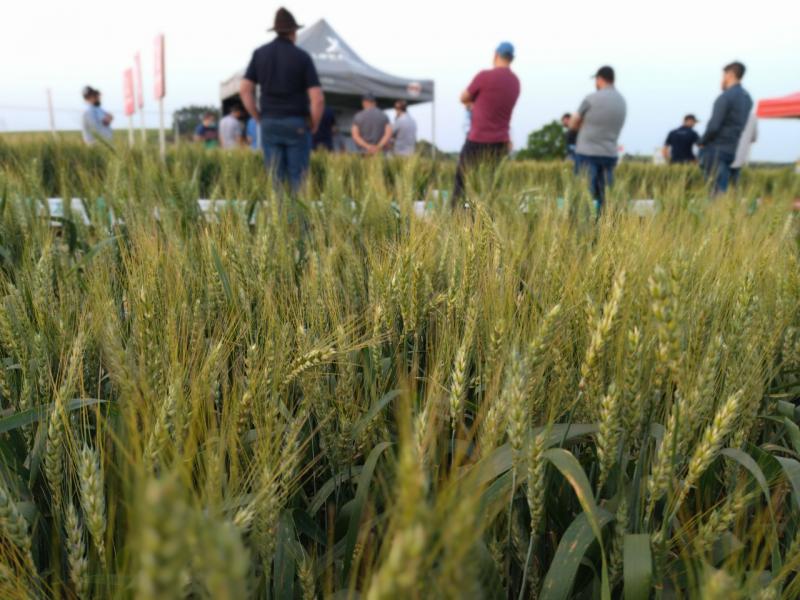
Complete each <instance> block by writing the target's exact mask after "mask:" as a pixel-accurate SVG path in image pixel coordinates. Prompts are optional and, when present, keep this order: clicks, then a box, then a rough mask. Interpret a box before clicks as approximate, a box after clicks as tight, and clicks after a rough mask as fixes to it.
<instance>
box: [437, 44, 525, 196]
mask: <svg viewBox="0 0 800 600" xmlns="http://www.w3.org/2000/svg"><path fill="white" fill-rule="evenodd" d="M513 61H514V46H513V45H512V44H511V43H510V42H502V43H501V44H500V45H499V46H498V47H497V49H496V50H495V53H494V64H493V68H491V69H488V70H485V71H481V72H480V73H478V74H477V75H476V76H475V78H474V79H473V80H472V83H470V84H469V87H467V89H466V90H464V91H463V92H462V93H461V103H462V104H464V106H466V107H467V110H468V111H469V112H470V115H471V118H470V128H469V133H468V134H467V139H466V141H465V142H464V146H463V147H462V148H461V155H460V156H459V159H458V167H457V169H456V179H455V185H454V186H453V197H452V200H451V208H453V209H454V210H455V209H456V208H457V207H458V206H459V204H462V203H463V196H464V191H465V178H466V173H467V171H468V170H469V169H471V168H473V167H474V166H475V165H477V164H479V163H482V162H485V163H488V164H490V165H492V166H495V165H497V164H498V163H499V162H500V161H501V160H502V159H503V157H504V156H506V155H507V154H508V153H509V151H510V149H511V115H512V114H513V112H514V106H516V104H517V99H518V98H519V94H520V83H519V79H518V78H517V76H516V75H515V74H514V72H513V71H512V70H511V63H512V62H513Z"/></svg>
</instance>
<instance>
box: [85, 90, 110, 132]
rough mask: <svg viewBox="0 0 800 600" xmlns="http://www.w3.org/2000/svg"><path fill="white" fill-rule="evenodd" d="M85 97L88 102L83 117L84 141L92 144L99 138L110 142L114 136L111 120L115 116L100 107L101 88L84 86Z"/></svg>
mask: <svg viewBox="0 0 800 600" xmlns="http://www.w3.org/2000/svg"><path fill="white" fill-rule="evenodd" d="M83 99H84V100H85V101H86V104H87V106H86V110H85V111H84V112H83V118H82V119H81V129H82V133H83V141H84V142H85V143H86V144H88V145H90V146H91V145H92V144H94V143H95V142H97V140H98V139H101V140H104V141H106V142H110V141H111V138H112V136H113V134H112V132H111V121H112V120H113V119H114V117H113V116H112V115H111V113H109V112H106V111H105V110H103V109H102V108H101V107H100V90H96V89H94V88H93V87H92V86H90V85H87V86H86V87H85V88H83Z"/></svg>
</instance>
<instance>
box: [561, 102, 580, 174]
mask: <svg viewBox="0 0 800 600" xmlns="http://www.w3.org/2000/svg"><path fill="white" fill-rule="evenodd" d="M571 120H572V115H571V114H570V113H564V115H563V116H562V117H561V125H562V126H563V127H564V142H565V145H566V150H567V154H566V157H565V158H566V159H567V160H569V161H572V162H573V163H574V162H575V148H576V146H577V144H578V131H577V130H576V129H570V126H569V123H570V121H571Z"/></svg>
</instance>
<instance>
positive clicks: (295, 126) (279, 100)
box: [239, 8, 325, 193]
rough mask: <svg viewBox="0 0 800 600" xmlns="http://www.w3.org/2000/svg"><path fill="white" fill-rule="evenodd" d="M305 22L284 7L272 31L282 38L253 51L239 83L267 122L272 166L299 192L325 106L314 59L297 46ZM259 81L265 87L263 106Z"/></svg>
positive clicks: (247, 102)
mask: <svg viewBox="0 0 800 600" xmlns="http://www.w3.org/2000/svg"><path fill="white" fill-rule="evenodd" d="M301 27H302V26H301V25H298V24H297V21H295V18H294V16H293V15H292V13H290V12H289V11H288V10H286V9H285V8H280V9H278V11H277V13H275V23H274V26H273V27H272V29H271V30H270V31H274V32H275V33H276V34H277V37H276V38H275V39H274V40H273V41H271V42H270V43H268V44H264V45H263V46H261V47H260V48H257V49H256V50H255V52H253V56H252V58H251V59H250V63H249V64H248V65H247V69H246V70H245V73H244V79H242V83H241V85H240V88H239V95H240V96H241V98H242V102H243V103H244V106H245V108H246V109H247V112H249V113H250V114H251V115H252V116H253V118H254V119H256V121H258V122H259V123H260V125H261V144H262V147H263V149H264V162H265V164H266V166H267V169H268V170H269V171H270V172H271V173H272V174H273V177H274V178H275V182H276V184H279V185H288V186H290V188H291V189H292V191H293V192H295V193H296V192H298V191H299V189H300V187H301V185H302V183H303V181H304V180H305V177H306V174H307V172H308V168H309V163H310V156H311V136H312V134H313V133H314V132H315V131H316V130H317V127H318V126H319V122H320V119H321V117H322V111H323V109H324V107H325V98H324V96H323V95H322V87H321V86H320V82H319V76H318V75H317V70H316V68H315V67H314V61H313V60H312V59H311V56H310V55H309V54H308V52H306V51H305V50H302V49H300V48H298V47H297V46H296V45H295V42H296V41H297V31H298V30H299V29H300V28H301ZM256 85H258V86H260V88H261V94H260V99H259V100H260V101H259V104H258V105H256V98H255V89H256Z"/></svg>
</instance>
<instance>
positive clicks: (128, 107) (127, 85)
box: [122, 69, 136, 146]
mask: <svg viewBox="0 0 800 600" xmlns="http://www.w3.org/2000/svg"><path fill="white" fill-rule="evenodd" d="M122 97H123V99H124V102H125V115H126V116H127V117H128V143H129V144H130V145H131V146H133V113H134V112H136V102H135V100H134V97H133V69H125V71H123V73H122Z"/></svg>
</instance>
